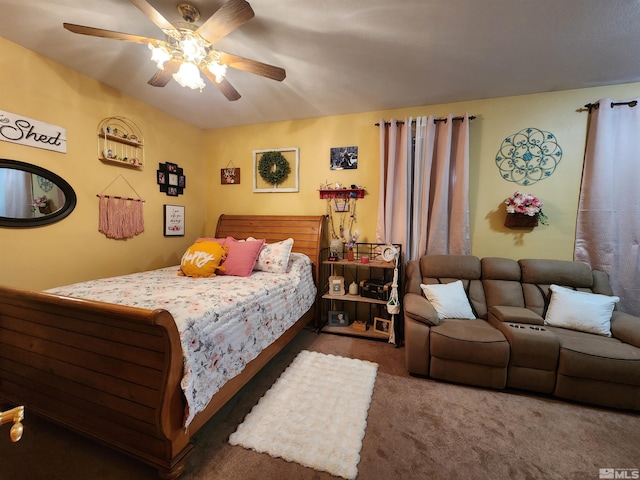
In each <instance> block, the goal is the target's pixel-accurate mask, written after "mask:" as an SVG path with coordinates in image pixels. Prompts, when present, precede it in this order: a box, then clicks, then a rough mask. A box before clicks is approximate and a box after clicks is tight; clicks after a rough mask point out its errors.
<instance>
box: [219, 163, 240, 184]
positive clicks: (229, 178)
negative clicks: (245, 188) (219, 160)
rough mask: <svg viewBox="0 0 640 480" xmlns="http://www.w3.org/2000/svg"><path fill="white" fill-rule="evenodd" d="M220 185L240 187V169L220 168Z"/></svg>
mask: <svg viewBox="0 0 640 480" xmlns="http://www.w3.org/2000/svg"><path fill="white" fill-rule="evenodd" d="M220 185H240V169H239V168H236V167H227V168H221V169H220Z"/></svg>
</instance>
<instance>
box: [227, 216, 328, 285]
mask: <svg viewBox="0 0 640 480" xmlns="http://www.w3.org/2000/svg"><path fill="white" fill-rule="evenodd" d="M324 218H325V217H324V215H298V216H288V215H220V218H218V225H217V227H216V234H215V236H216V238H224V237H234V238H247V237H255V238H264V239H266V241H267V243H273V242H278V241H280V240H286V239H287V238H289V237H291V238H293V251H294V252H299V253H304V254H305V255H307V256H308V257H309V258H311V261H312V262H313V266H314V273H315V278H316V281H317V279H318V278H320V277H319V275H318V273H319V269H320V250H321V249H322V247H323V241H324V238H323V237H324V235H323V225H324Z"/></svg>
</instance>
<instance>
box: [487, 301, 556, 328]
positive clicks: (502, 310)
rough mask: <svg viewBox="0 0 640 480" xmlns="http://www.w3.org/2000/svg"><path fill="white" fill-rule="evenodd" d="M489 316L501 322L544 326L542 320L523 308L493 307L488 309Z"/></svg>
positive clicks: (534, 313)
mask: <svg viewBox="0 0 640 480" xmlns="http://www.w3.org/2000/svg"><path fill="white" fill-rule="evenodd" d="M489 315H490V317H491V316H492V317H495V318H496V319H497V320H499V321H501V322H512V323H528V324H531V325H544V318H542V317H541V316H540V315H538V314H537V313H536V312H534V311H532V310H529V309H528V308H525V307H511V306H507V305H500V306H493V307H491V308H489Z"/></svg>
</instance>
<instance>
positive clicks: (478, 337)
mask: <svg viewBox="0 0 640 480" xmlns="http://www.w3.org/2000/svg"><path fill="white" fill-rule="evenodd" d="M429 342H430V350H431V355H432V356H434V357H438V358H442V359H448V360H457V361H459V362H466V363H477V364H482V365H492V366H496V367H506V366H507V364H508V363H509V342H507V339H506V338H505V336H504V335H503V334H502V333H500V331H498V330H497V329H495V328H493V327H492V326H491V325H489V323H488V322H487V321H486V320H481V319H474V320H457V319H445V320H442V321H441V322H440V324H439V325H437V326H435V327H431V333H430V340H429Z"/></svg>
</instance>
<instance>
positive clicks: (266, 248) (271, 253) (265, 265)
mask: <svg viewBox="0 0 640 480" xmlns="http://www.w3.org/2000/svg"><path fill="white" fill-rule="evenodd" d="M250 240H255V239H254V238H253V237H249V238H247V241H250ZM292 248H293V238H287V239H286V240H282V241H281V242H275V243H265V244H264V245H263V246H262V250H260V255H258V260H257V261H256V264H255V265H254V267H253V269H254V270H260V271H263V272H269V273H286V272H287V269H288V268H289V256H290V255H291V249H292Z"/></svg>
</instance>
